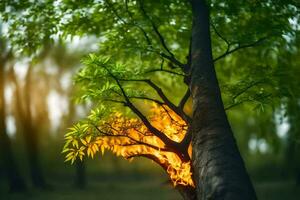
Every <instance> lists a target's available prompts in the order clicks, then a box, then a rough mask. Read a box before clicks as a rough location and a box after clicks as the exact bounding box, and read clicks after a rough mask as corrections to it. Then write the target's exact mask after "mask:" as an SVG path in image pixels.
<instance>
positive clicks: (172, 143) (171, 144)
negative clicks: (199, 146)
mask: <svg viewBox="0 0 300 200" xmlns="http://www.w3.org/2000/svg"><path fill="white" fill-rule="evenodd" d="M103 68H105V69H106V70H107V72H108V73H109V75H110V76H111V77H112V78H113V79H114V80H115V81H116V83H117V85H118V87H119V88H120V90H121V93H122V94H123V96H124V99H125V101H126V104H125V105H126V106H128V107H129V108H130V109H131V110H132V111H133V112H134V113H135V114H136V115H137V116H138V117H139V118H140V119H141V120H142V122H143V123H144V124H145V126H146V127H147V128H148V129H149V131H151V132H152V133H153V134H154V135H155V136H157V137H158V138H159V139H161V140H162V141H163V142H164V144H165V146H166V147H170V148H174V149H176V148H177V147H178V143H177V142H175V141H173V140H171V139H170V138H169V137H167V136H166V135H165V134H164V133H162V132H161V131H159V130H158V129H157V128H155V127H154V126H152V124H151V123H150V122H149V121H148V119H147V117H146V116H145V115H143V113H142V112H141V111H140V110H139V109H138V108H137V107H135V106H134V105H133V104H132V103H131V101H130V99H129V98H128V96H127V95H126V93H125V91H124V89H123V87H122V85H121V83H120V80H119V79H118V78H117V77H116V76H115V75H113V74H112V73H111V72H110V70H108V69H107V68H106V67H105V66H103Z"/></svg>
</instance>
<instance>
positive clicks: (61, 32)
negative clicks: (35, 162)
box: [3, 0, 299, 199]
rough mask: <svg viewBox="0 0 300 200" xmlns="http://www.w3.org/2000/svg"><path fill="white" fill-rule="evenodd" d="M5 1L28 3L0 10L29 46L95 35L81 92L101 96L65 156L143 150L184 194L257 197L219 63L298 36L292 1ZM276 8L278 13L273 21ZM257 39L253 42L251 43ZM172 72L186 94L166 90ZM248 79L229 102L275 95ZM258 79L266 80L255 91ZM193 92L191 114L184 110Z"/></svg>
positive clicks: (84, 95)
mask: <svg viewBox="0 0 300 200" xmlns="http://www.w3.org/2000/svg"><path fill="white" fill-rule="evenodd" d="M8 5H9V6H10V7H9V8H10V10H13V11H18V10H24V8H27V9H28V7H29V9H28V12H26V13H25V14H23V15H21V17H20V15H18V16H12V17H10V15H11V14H10V15H8V14H7V13H5V14H4V15H3V16H4V19H5V18H6V19H7V20H10V22H11V24H13V25H16V24H22V26H24V27H25V29H26V31H25V34H24V33H23V34H20V33H18V31H16V28H14V27H16V26H11V27H12V29H11V30H15V31H14V32H13V31H11V32H10V37H11V38H13V39H15V40H14V41H15V44H17V45H20V44H21V46H22V47H25V48H23V49H24V50H26V51H27V53H28V52H31V51H32V49H37V48H39V47H40V46H41V45H42V43H41V41H44V40H47V39H48V38H49V36H52V35H56V36H57V37H61V38H65V37H66V36H68V35H96V36H97V37H99V40H100V44H101V46H100V49H99V52H98V54H90V55H89V56H88V57H87V58H86V59H85V60H84V64H85V67H84V68H83V69H82V70H81V71H80V72H79V73H78V75H77V82H78V83H79V84H80V85H81V87H82V89H83V90H82V98H81V99H82V100H85V99H89V100H93V101H95V102H97V103H98V106H96V108H95V109H94V110H93V111H92V112H91V115H90V116H89V117H88V118H87V119H86V120H83V121H82V122H80V123H78V124H76V125H75V126H74V127H73V128H71V129H70V132H69V133H68V134H67V135H66V140H67V142H66V146H65V150H64V151H65V152H68V154H67V160H72V161H75V159H76V157H79V158H82V157H83V156H84V155H85V154H87V155H89V156H92V157H93V155H94V154H95V153H96V152H97V151H99V150H101V151H104V150H105V149H109V150H112V151H113V152H114V153H116V154H119V155H122V156H123V157H125V158H128V159H130V158H133V157H136V156H143V157H147V158H149V159H152V160H154V161H155V162H157V163H158V164H160V165H161V166H162V167H163V168H164V169H165V170H166V171H167V173H168V174H169V175H170V179H171V180H172V182H173V184H174V186H176V188H177V189H178V190H179V191H180V192H181V194H182V195H183V197H184V198H185V199H256V197H255V192H254V190H253V186H252V184H251V181H250V179H249V177H248V174H247V172H246V169H245V166H244V162H243V160H242V158H241V156H240V153H239V150H238V148H237V145H236V142H235V139H234V137H233V133H232V131H231V127H230V124H229V122H228V120H227V117H226V113H225V109H224V106H223V101H222V98H221V92H220V87H219V81H222V83H224V82H225V83H227V81H228V82H229V81H230V80H228V79H226V76H223V77H221V78H219V79H218V78H217V76H216V72H215V67H214V63H215V62H219V63H222V64H224V65H227V66H230V65H231V64H232V63H235V62H236V63H239V61H240V62H241V60H239V59H238V57H233V58H232V57H230V56H229V55H232V54H233V53H235V52H238V51H239V50H245V51H244V52H246V53H245V54H246V55H247V54H248V55H257V54H258V53H257V52H259V53H261V52H262V51H265V52H267V51H268V50H270V49H271V48H273V49H272V50H274V49H276V48H278V45H280V44H287V43H289V44H290V43H292V42H289V41H284V40H282V38H283V36H284V35H288V36H289V37H290V38H293V33H294V32H295V31H296V29H295V28H292V26H291V23H290V21H289V20H297V19H299V15H298V14H297V11H298V9H299V5H298V4H297V2H296V1H292V0H291V1H276V3H275V1H274V2H273V1H272V2H268V1H259V2H258V1H253V2H252V1H251V2H250V1H249V2H246V3H244V2H236V1H226V2H225V1H209V2H208V3H207V2H206V1H204V0H190V1H175V0H174V1H172V0H164V1H160V2H153V1H142V0H138V1H129V0H126V1H110V0H105V1H99V2H96V1H88V2H86V3H82V2H73V1H66V2H63V3H59V2H51V1H50V2H46V3H42V2H39V3H37V4H34V5H33V4H32V3H27V2H26V3H23V4H19V5H16V4H13V3H11V4H8ZM6 6H7V5H6ZM41 8H42V9H43V13H42V12H40V9H41ZM150 10H151V11H152V12H151V14H150ZM209 11H211V12H209ZM45 13H47V15H48V16H49V17H48V18H46V17H45V16H44V14H45ZM31 17H33V18H34V19H37V20H32V19H31ZM275 17H276V19H277V20H276V21H275V20H273V21H270V18H275ZM191 22H192V23H191ZM29 27H30V28H29ZM210 27H211V28H212V30H213V31H210ZM220 30H222V31H221V33H220ZM40 32H43V34H39V33H40ZM211 35H212V36H213V38H212V39H211ZM50 38H51V37H50ZM28 41H30V42H28ZM212 47H213V49H212ZM251 47H256V48H257V50H256V51H251V50H248V48H251ZM246 50H248V51H246ZM222 51H224V52H223V53H222ZM213 53H214V54H215V56H214V57H213ZM277 55H278V54H276V53H275V56H277ZM105 56H109V57H110V59H108V58H106V57H105ZM228 56H229V58H231V59H227V58H228ZM240 57H241V58H242V57H243V54H242V55H240ZM224 58H226V59H225V60H224ZM184 60H185V61H184ZM230 61H231V62H230ZM242 64H243V65H244V67H241V68H242V69H243V70H244V71H243V72H245V71H246V69H247V65H249V66H250V67H251V65H255V66H258V67H261V68H260V69H261V74H262V76H264V75H267V74H270V70H262V69H264V68H263V67H262V66H265V65H268V64H269V63H264V62H263V61H261V62H258V61H255V60H254V59H253V60H251V59H250V58H248V59H247V62H246V63H242ZM271 64H272V63H271ZM233 65H234V64H233ZM254 68H255V67H253V68H251V69H254ZM222 70H224V71H225V69H220V70H219V71H222ZM232 70H233V69H232ZM234 70H238V68H234ZM249 71H250V72H251V70H249ZM271 71H272V70H271ZM250 74H251V73H248V74H247V75H250ZM252 75H253V74H252ZM166 77H168V78H169V79H166ZM240 78H241V76H240V77H239V79H240ZM170 79H171V80H172V81H174V82H175V83H177V84H178V83H180V82H182V86H177V87H178V90H179V89H180V91H182V90H183V89H185V90H186V91H187V92H186V93H185V94H182V93H181V92H180V91H176V88H173V95H174V94H176V95H178V96H180V95H182V98H178V97H177V98H170V95H167V94H166V90H164V88H163V87H162V86H160V85H162V82H163V83H164V84H166V83H165V82H166V80H170ZM159 83H160V85H159ZM243 83H244V85H242V86H243V87H240V86H241V85H239V84H236V83H235V84H236V87H234V88H235V91H234V90H233V91H234V92H233V93H231V95H228V96H225V98H224V99H225V100H226V101H227V102H228V101H229V102H232V103H231V104H229V106H228V107H226V109H229V108H232V107H234V106H237V105H240V104H242V103H245V102H255V103H256V104H257V105H258V106H260V107H261V108H263V105H264V104H266V103H268V102H270V101H271V100H272V99H273V98H274V97H275V96H274V97H273V96H272V97H271V96H270V94H272V93H274V89H272V88H270V86H271V85H272V84H273V81H269V80H265V79H261V80H260V81H257V80H256V77H254V76H253V79H252V80H249V81H248V80H247V81H244V82H243ZM184 84H185V85H186V86H184ZM137 85H138V86H137ZM257 85H259V86H260V87H263V88H265V90H264V91H262V92H258V90H257V88H256V86H257ZM171 87H172V86H171ZM173 87H176V85H173ZM236 88H238V89H239V90H236ZM249 91H251V92H252V93H250V94H249V93H248V92H249ZM177 93H178V94H177ZM244 94H246V95H247V96H246V97H247V98H245V95H244ZM230 97H232V98H230ZM189 98H191V100H192V102H193V109H192V110H193V112H192V115H191V116H189V115H188V113H186V112H185V110H184V107H185V104H186V102H187V100H188V99H189ZM228 99H230V100H228ZM141 100H143V101H146V102H152V103H153V104H152V106H151V103H150V106H149V107H151V108H152V109H151V112H150V114H148V115H147V114H145V110H142V107H146V106H147V105H149V104H147V103H144V105H143V104H142V103H141V102H143V101H141ZM174 102H176V103H174ZM133 116H134V117H133ZM190 145H191V147H190ZM189 149H192V151H193V152H192V155H191V153H189V151H190V150H189Z"/></svg>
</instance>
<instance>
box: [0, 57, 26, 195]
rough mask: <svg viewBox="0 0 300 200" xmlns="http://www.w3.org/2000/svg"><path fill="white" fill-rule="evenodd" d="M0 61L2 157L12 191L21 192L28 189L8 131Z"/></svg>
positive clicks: (0, 144) (2, 71)
mask: <svg viewBox="0 0 300 200" xmlns="http://www.w3.org/2000/svg"><path fill="white" fill-rule="evenodd" d="M0 62H1V63H0V148H1V149H0V151H1V152H0V155H1V157H0V158H1V161H2V162H3V164H4V165H5V166H4V169H5V171H4V174H6V175H7V177H8V181H9V188H10V191H11V192H19V191H24V190H26V185H25V181H24V180H23V178H22V177H21V175H20V172H19V169H18V167H17V164H16V162H15V160H14V156H13V152H12V147H11V142H10V139H9V137H8V135H7V132H6V123H5V117H6V114H5V106H6V105H5V96H4V88H5V81H4V62H3V61H2V60H1V61H0Z"/></svg>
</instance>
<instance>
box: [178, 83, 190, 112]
mask: <svg viewBox="0 0 300 200" xmlns="http://www.w3.org/2000/svg"><path fill="white" fill-rule="evenodd" d="M190 95H191V92H190V89H189V88H188V89H187V91H186V92H185V94H184V96H183V97H182V99H181V101H180V102H179V105H178V107H179V108H180V109H181V110H182V111H183V108H184V105H185V104H186V102H187V100H188V99H189V97H190Z"/></svg>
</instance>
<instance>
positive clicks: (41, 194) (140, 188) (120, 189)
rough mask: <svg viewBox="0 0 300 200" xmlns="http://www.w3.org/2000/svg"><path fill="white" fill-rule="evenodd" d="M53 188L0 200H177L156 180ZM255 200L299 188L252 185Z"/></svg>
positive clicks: (287, 196) (295, 195)
mask: <svg viewBox="0 0 300 200" xmlns="http://www.w3.org/2000/svg"><path fill="white" fill-rule="evenodd" d="M52 185H53V186H54V188H53V189H49V190H46V191H41V190H36V189H32V190H29V191H28V192H27V193H25V194H9V193H7V192H4V191H3V190H0V199H1V200H82V199H84V200H117V199H123V200H127V199H128V200H152V199H159V200H177V199H178V200H179V199H181V197H180V195H179V194H178V193H177V191H175V190H173V189H172V187H171V186H169V185H166V184H164V183H163V182H162V181H161V180H160V179H159V177H152V178H151V177H147V178H144V179H141V178H132V177H129V178H128V177H127V178H126V177H122V178H120V179H117V178H112V179H111V180H109V179H108V178H104V179H103V180H96V179H95V180H91V181H89V184H88V186H87V188H86V189H84V190H80V189H74V187H73V185H72V184H70V183H68V182H67V181H60V182H56V183H55V185H54V183H52ZM256 191H257V195H258V199H261V200H282V199H284V200H298V199H300V187H296V186H295V185H294V184H293V183H292V182H269V183H258V184H256Z"/></svg>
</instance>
